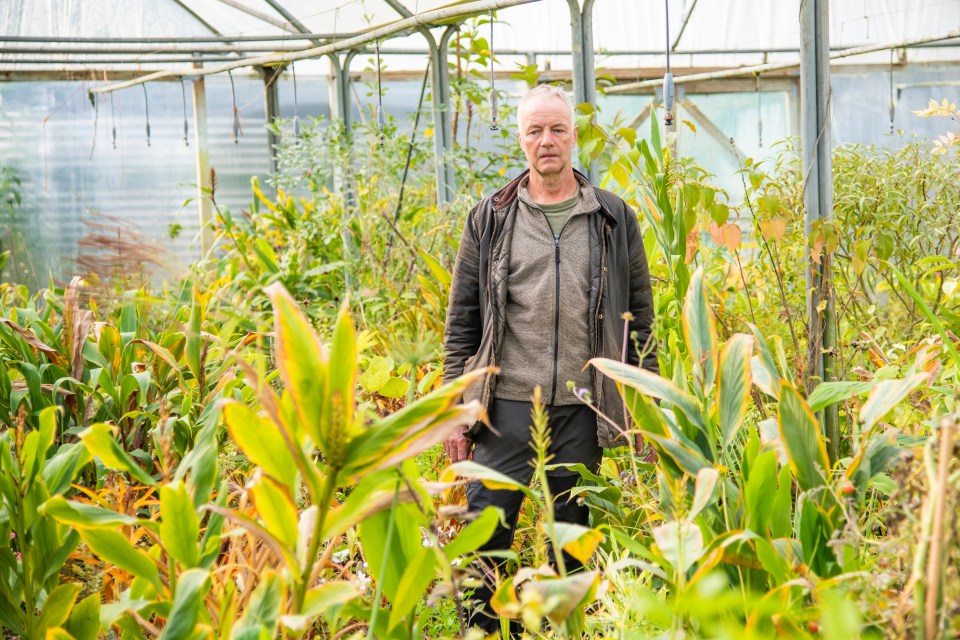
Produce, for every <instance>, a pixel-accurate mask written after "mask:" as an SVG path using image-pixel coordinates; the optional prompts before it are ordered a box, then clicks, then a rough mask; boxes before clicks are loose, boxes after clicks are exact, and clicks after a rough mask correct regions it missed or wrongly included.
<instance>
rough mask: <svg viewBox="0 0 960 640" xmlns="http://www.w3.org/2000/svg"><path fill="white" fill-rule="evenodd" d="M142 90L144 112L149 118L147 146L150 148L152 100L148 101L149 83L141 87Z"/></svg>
mask: <svg viewBox="0 0 960 640" xmlns="http://www.w3.org/2000/svg"><path fill="white" fill-rule="evenodd" d="M140 88H141V89H143V111H144V113H145V114H146V116H147V146H148V147H149V146H150V100H148V99H147V83H146V82H144V83H142V84H141V85H140Z"/></svg>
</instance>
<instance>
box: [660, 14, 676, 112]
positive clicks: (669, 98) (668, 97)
mask: <svg viewBox="0 0 960 640" xmlns="http://www.w3.org/2000/svg"><path fill="white" fill-rule="evenodd" d="M663 5H664V17H665V19H666V39H665V43H666V44H665V47H666V51H667V72H666V73H665V74H664V75H663V108H664V110H665V113H664V114H663V124H665V125H667V126H668V127H669V126H670V125H672V124H673V95H674V94H673V74H672V73H670V0H663Z"/></svg>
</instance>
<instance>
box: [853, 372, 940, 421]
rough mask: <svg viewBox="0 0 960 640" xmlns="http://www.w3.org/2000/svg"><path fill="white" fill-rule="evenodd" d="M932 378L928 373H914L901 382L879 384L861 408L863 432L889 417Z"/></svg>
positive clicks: (885, 381)
mask: <svg viewBox="0 0 960 640" xmlns="http://www.w3.org/2000/svg"><path fill="white" fill-rule="evenodd" d="M929 379H930V376H929V375H927V374H926V373H914V374H913V375H909V376H907V377H906V378H902V379H900V380H884V381H882V382H878V383H877V385H876V387H874V389H873V391H872V392H871V393H870V397H869V398H867V401H866V402H864V403H863V406H862V407H861V408H860V421H861V422H862V423H863V430H864V431H869V430H870V429H872V428H873V425H875V424H876V423H877V422H878V421H879V420H880V419H881V418H883V416H885V415H887V413H889V412H890V410H891V409H893V408H894V407H895V406H896V405H897V404H899V403H900V401H901V400H903V399H904V398H906V397H907V395H909V393H910V392H911V391H913V390H914V389H916V388H917V387H919V386H920V385H922V384H924V383H926V382H927V381H928V380H929Z"/></svg>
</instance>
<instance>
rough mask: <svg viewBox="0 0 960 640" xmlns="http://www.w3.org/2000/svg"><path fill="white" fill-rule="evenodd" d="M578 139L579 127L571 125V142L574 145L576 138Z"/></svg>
mask: <svg viewBox="0 0 960 640" xmlns="http://www.w3.org/2000/svg"><path fill="white" fill-rule="evenodd" d="M579 139H580V127H578V126H577V125H573V144H574V146H576V144H577V140H579Z"/></svg>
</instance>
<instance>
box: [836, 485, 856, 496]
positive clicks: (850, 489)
mask: <svg viewBox="0 0 960 640" xmlns="http://www.w3.org/2000/svg"><path fill="white" fill-rule="evenodd" d="M856 490H857V489H856V487H854V486H853V483H852V482H846V483H844V484H843V486H842V487H840V491H843V492H844V493H845V494H847V495H848V496H849V495H850V494H852V493H853V492H854V491H856Z"/></svg>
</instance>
